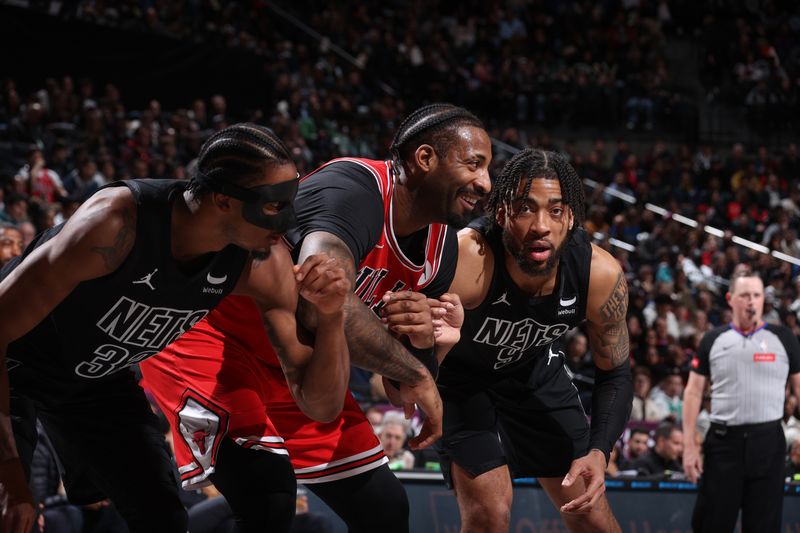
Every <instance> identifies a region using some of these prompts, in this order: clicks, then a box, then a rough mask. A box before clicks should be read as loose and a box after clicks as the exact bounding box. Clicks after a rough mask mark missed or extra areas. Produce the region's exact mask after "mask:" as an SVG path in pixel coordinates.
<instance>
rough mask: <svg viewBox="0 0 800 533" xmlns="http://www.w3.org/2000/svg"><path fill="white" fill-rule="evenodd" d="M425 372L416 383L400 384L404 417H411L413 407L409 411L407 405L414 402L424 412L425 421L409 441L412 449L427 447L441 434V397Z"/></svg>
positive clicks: (431, 378)
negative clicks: (422, 377) (417, 433)
mask: <svg viewBox="0 0 800 533" xmlns="http://www.w3.org/2000/svg"><path fill="white" fill-rule="evenodd" d="M426 374H427V377H425V378H424V379H423V380H422V381H421V382H419V383H417V384H416V385H407V384H405V383H404V384H401V385H400V398H401V400H402V403H403V409H404V410H405V413H406V418H411V416H410V415H413V413H414V410H413V408H412V409H411V413H409V410H408V408H407V406H408V405H411V406H413V404H416V405H417V406H418V407H419V408H420V410H422V412H423V413H425V421H424V422H423V423H422V428H421V429H420V430H419V435H417V436H416V437H414V438H412V439H411V440H410V441H409V445H410V446H411V449H412V450H419V449H420V448H427V447H428V446H430V445H431V444H433V443H434V442H436V441H437V440H439V438H440V437H441V436H442V411H443V407H442V398H441V396H439V389H437V388H436V383H435V382H434V381H433V377H432V376H431V375H430V373H428V372H427V371H426Z"/></svg>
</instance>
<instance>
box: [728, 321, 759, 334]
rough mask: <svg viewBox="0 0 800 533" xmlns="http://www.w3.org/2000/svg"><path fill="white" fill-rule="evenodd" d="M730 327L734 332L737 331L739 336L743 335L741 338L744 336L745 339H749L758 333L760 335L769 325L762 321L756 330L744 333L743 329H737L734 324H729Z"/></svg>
mask: <svg viewBox="0 0 800 533" xmlns="http://www.w3.org/2000/svg"><path fill="white" fill-rule="evenodd" d="M729 325H730V327H731V329H733V330H734V331H736V333H738V334H739V335H741V336H742V337H744V338H745V339H749V338H751V337H752V336H753V335H755V334H756V333H758V332H759V331H761V330H762V329H764V326H766V325H767V323H766V322H764V321H763V320H762V321H761V322H759V323H758V325H757V326H756V327H754V328H753V329H752V330H750V331H742V330H741V329H739V328H737V327H736V324H734V323H733V322H730V323H729Z"/></svg>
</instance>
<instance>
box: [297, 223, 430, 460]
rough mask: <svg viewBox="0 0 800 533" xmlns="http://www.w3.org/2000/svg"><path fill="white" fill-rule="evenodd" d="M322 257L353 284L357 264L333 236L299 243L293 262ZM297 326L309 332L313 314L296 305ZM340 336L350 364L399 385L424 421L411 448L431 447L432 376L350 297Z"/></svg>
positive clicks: (321, 234) (316, 236)
mask: <svg viewBox="0 0 800 533" xmlns="http://www.w3.org/2000/svg"><path fill="white" fill-rule="evenodd" d="M318 253H326V254H328V255H329V256H331V257H335V258H336V259H337V260H338V261H339V263H340V265H342V267H343V268H344V269H345V272H346V274H347V279H348V281H349V282H350V283H351V285H352V284H353V283H354V282H355V277H356V264H355V260H354V258H353V255H352V253H351V252H350V249H349V248H348V247H347V245H346V244H345V243H344V242H343V241H342V240H341V239H340V238H338V237H337V236H335V235H333V234H331V233H328V232H324V231H318V232H314V233H310V234H309V235H307V236H306V237H305V239H303V244H302V247H301V249H300V254H299V257H298V259H297V262H298V263H302V262H303V261H304V260H305V259H306V258H307V257H309V256H310V255H312V254H318ZM300 303H301V306H300V307H301V311H300V320H301V321H302V322H303V323H304V324H306V326H307V327H309V329H313V325H314V321H315V320H316V319H315V317H314V316H313V311H312V310H311V309H310V306H308V305H304V303H303V301H302V300H301V302H300ZM344 314H345V334H346V335H347V346H348V348H349V349H350V361H351V362H352V364H354V365H356V366H358V367H361V368H364V369H366V370H370V371H372V372H375V373H377V374H380V375H382V376H385V377H387V378H390V379H394V380H396V381H399V382H400V383H401V384H403V386H402V387H401V389H400V394H401V397H402V399H403V401H404V402H405V403H406V404H408V405H410V404H413V403H416V404H417V405H418V406H419V408H420V409H422V410H423V411H424V412H425V414H426V415H427V418H426V421H425V425H424V426H423V428H422V430H421V432H420V434H419V436H417V437H416V438H415V439H412V445H413V446H414V447H419V448H422V447H425V446H428V445H429V444H432V443H433V442H434V441H435V440H436V439H438V438H439V436H440V435H441V417H442V401H441V398H440V397H439V392H438V390H437V388H436V384H435V382H434V381H433V376H431V373H430V372H429V371H428V369H427V368H426V367H425V365H424V364H422V363H421V362H420V361H419V360H418V359H417V358H415V357H414V356H412V355H411V354H410V353H409V352H408V350H406V349H405V347H404V346H403V345H402V344H401V343H400V342H399V341H398V340H397V339H395V338H394V337H392V335H390V334H389V332H388V331H386V328H385V327H384V326H383V324H382V323H381V321H380V320H378V317H376V316H375V313H373V312H372V310H370V309H369V307H367V306H366V305H364V303H363V302H362V301H361V300H360V299H359V298H358V297H357V296H356V295H355V294H354V293H350V294H349V295H348V296H347V301H346V302H345V304H344Z"/></svg>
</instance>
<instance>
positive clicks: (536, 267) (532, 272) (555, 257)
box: [503, 230, 570, 276]
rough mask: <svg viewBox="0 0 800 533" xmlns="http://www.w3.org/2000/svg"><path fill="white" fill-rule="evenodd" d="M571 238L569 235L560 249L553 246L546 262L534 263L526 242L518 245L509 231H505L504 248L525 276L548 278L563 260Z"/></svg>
mask: <svg viewBox="0 0 800 533" xmlns="http://www.w3.org/2000/svg"><path fill="white" fill-rule="evenodd" d="M569 237H570V235H569V233H568V234H567V236H566V238H565V239H564V240H563V241H562V242H561V244H560V245H559V246H558V248H553V245H552V244H551V245H550V256H549V257H548V258H547V259H546V260H545V261H534V260H533V259H531V258H530V255H528V247H527V246H525V242H523V243H522V244H517V243H516V242H515V241H514V239H513V237H512V236H511V234H510V233H509V232H508V231H507V230H503V246H504V247H505V249H506V252H508V253H509V254H510V255H511V257H513V258H514V261H516V262H517V265H519V268H520V270H522V271H523V272H524V273H525V274H527V275H529V276H547V275H549V274H550V273H551V272H553V269H555V268H556V266H558V261H559V259H560V258H561V254H562V253H563V252H564V247H565V246H566V245H567V242H568V241H569Z"/></svg>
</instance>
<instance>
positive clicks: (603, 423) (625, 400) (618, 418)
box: [589, 362, 633, 462]
mask: <svg viewBox="0 0 800 533" xmlns="http://www.w3.org/2000/svg"><path fill="white" fill-rule="evenodd" d="M632 404H633V379H632V378H631V368H630V366H629V365H628V364H627V362H626V363H625V364H622V365H620V366H618V367H616V368H613V369H611V370H603V369H601V368H597V369H596V371H595V376H594V390H593V391H592V431H591V437H590V438H589V448H590V449H592V448H597V449H598V450H600V451H602V452H603V453H604V454H605V456H606V462H608V456H609V454H610V453H611V449H612V448H613V447H614V443H616V442H617V439H618V438H619V436H620V435H621V434H622V431H623V430H624V429H625V424H627V423H628V419H629V418H630V416H631V405H632Z"/></svg>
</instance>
